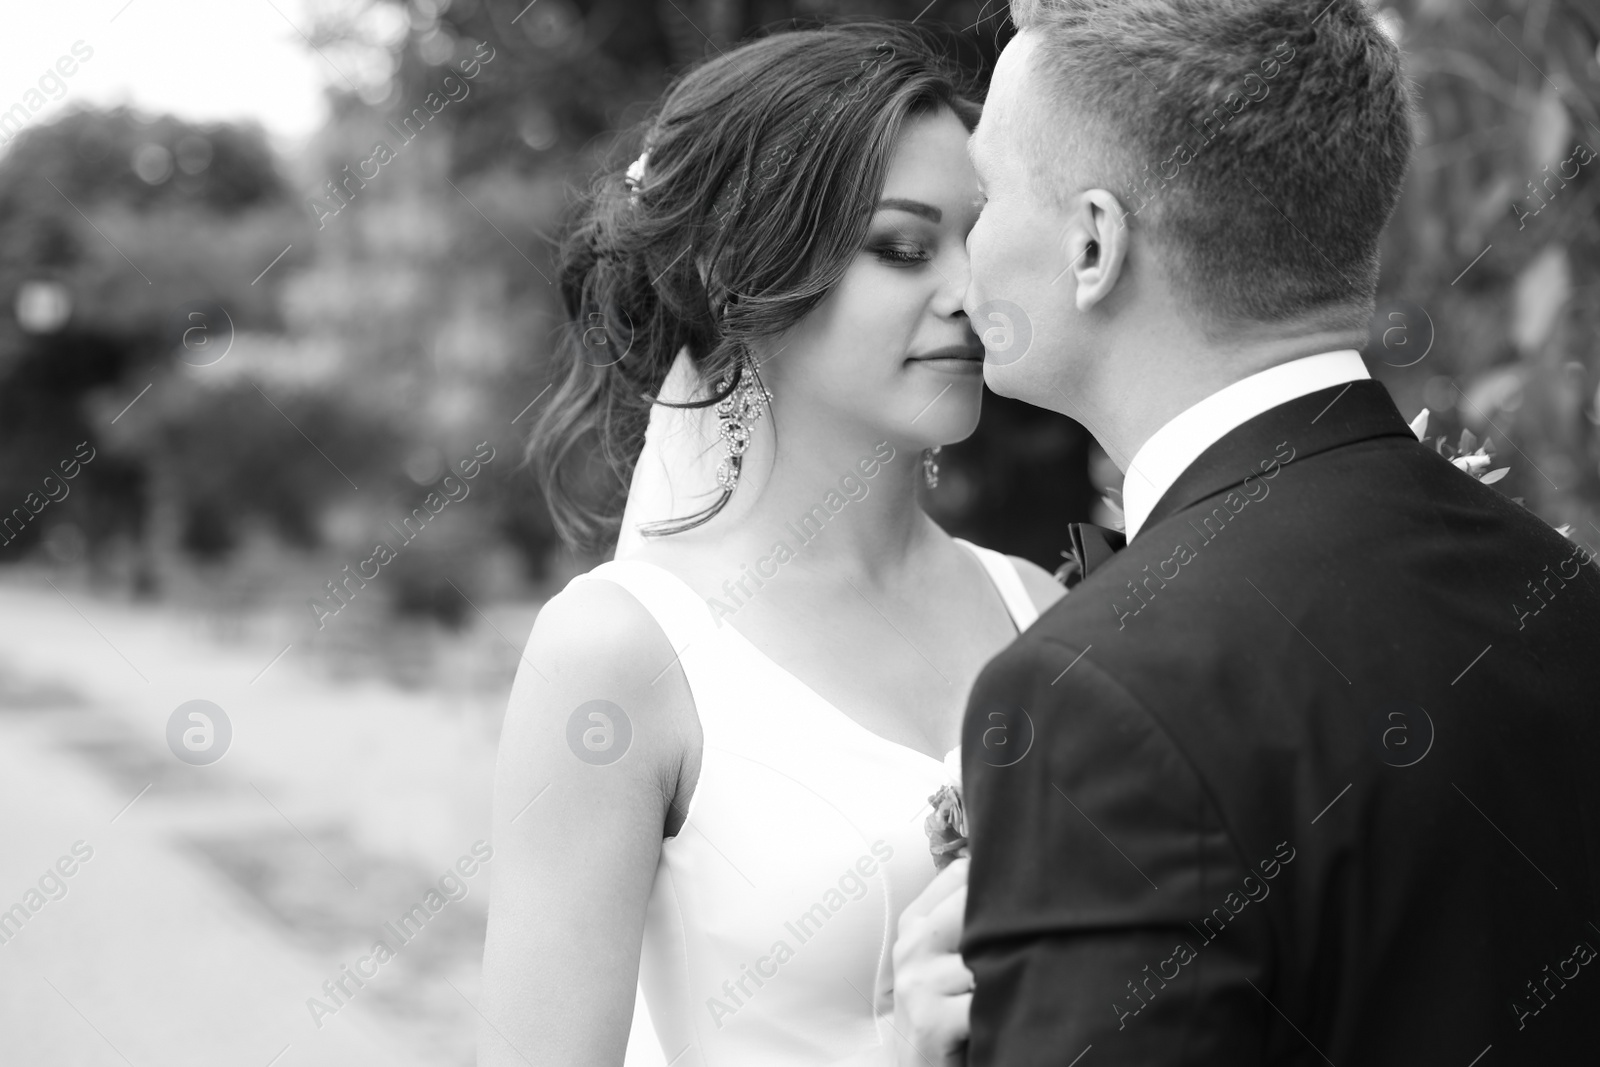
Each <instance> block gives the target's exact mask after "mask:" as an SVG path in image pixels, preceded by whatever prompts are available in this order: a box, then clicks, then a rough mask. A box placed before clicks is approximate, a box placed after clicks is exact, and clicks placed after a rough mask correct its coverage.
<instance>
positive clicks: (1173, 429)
mask: <svg viewBox="0 0 1600 1067" xmlns="http://www.w3.org/2000/svg"><path fill="white" fill-rule="evenodd" d="M1370 377H1372V375H1370V374H1368V373H1367V365H1366V364H1365V363H1363V362H1362V361H1361V353H1359V352H1357V351H1356V350H1355V349H1353V348H1346V349H1341V350H1339V351H1337V352H1323V353H1321V354H1319V355H1315V356H1303V357H1301V358H1300V359H1292V360H1290V361H1289V362H1287V363H1280V364H1278V365H1277V366H1275V367H1268V368H1267V369H1266V370H1263V371H1257V372H1256V373H1255V374H1252V375H1250V376H1249V377H1248V378H1241V379H1239V380H1238V381H1236V382H1234V383H1233V384H1232V385H1229V386H1226V387H1224V388H1222V389H1219V390H1217V391H1216V392H1215V393H1212V394H1211V395H1210V396H1208V397H1206V398H1205V399H1204V400H1202V401H1200V402H1199V403H1198V404H1195V405H1193V406H1191V407H1188V408H1186V409H1184V410H1183V411H1180V412H1179V413H1178V414H1177V415H1176V416H1174V417H1173V418H1172V420H1171V421H1169V422H1168V423H1167V424H1166V425H1164V426H1162V427H1161V429H1159V430H1157V431H1156V432H1155V433H1153V434H1151V435H1150V439H1149V440H1148V441H1146V442H1145V443H1144V444H1143V445H1142V446H1140V448H1139V451H1137V452H1135V453H1134V454H1133V459H1132V460H1130V461H1129V463H1128V470H1127V473H1126V474H1125V475H1124V477H1123V482H1122V513H1123V520H1124V532H1125V533H1126V534H1127V537H1128V540H1130V541H1131V540H1133V538H1134V535H1136V534H1137V533H1138V532H1139V529H1140V527H1142V526H1143V525H1144V524H1145V520H1146V519H1148V518H1149V517H1150V512H1151V510H1152V509H1153V508H1155V506H1156V503H1157V502H1158V501H1159V500H1160V499H1161V497H1162V495H1163V494H1164V493H1166V491H1167V490H1168V489H1170V488H1172V483H1174V482H1176V481H1177V480H1178V476H1179V475H1180V474H1182V473H1183V472H1184V471H1185V470H1187V469H1188V467H1189V465H1190V464H1191V463H1193V462H1194V461H1195V460H1196V459H1198V458H1199V457H1200V453H1202V452H1204V451H1205V450H1206V449H1208V448H1210V447H1211V446H1212V445H1214V444H1216V443H1217V441H1219V440H1221V439H1222V437H1224V436H1225V435H1226V434H1228V433H1229V432H1231V431H1233V430H1235V429H1237V428H1238V427H1240V426H1242V425H1244V424H1245V423H1246V422H1249V421H1250V420H1251V419H1253V418H1255V417H1256V416H1257V415H1260V414H1261V413H1262V412H1264V411H1270V410H1271V409H1272V408H1275V407H1277V406H1278V405H1280V404H1286V403H1288V402H1289V401H1291V400H1293V399H1295V398H1296V397H1301V396H1305V395H1306V394H1307V393H1314V392H1316V391H1317V390H1319V389H1326V388H1328V387H1329V386H1332V385H1343V384H1344V383H1346V382H1353V381H1359V380H1361V379H1363V378H1370Z"/></svg>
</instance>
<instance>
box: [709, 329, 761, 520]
mask: <svg viewBox="0 0 1600 1067" xmlns="http://www.w3.org/2000/svg"><path fill="white" fill-rule="evenodd" d="M741 367H742V368H743V371H742V373H740V375H739V385H738V387H737V388H735V389H733V391H732V392H731V393H728V395H727V396H725V397H724V398H723V399H722V400H720V401H718V402H717V415H718V417H719V418H720V419H721V420H722V427H721V429H720V431H719V432H720V434H721V435H722V439H723V440H724V441H726V442H727V443H728V454H727V455H726V456H725V457H723V459H722V460H721V462H719V463H718V464H717V484H718V485H720V486H722V488H724V489H726V490H727V491H728V492H730V493H731V492H733V490H734V488H735V487H737V486H738V484H739V470H740V468H741V467H742V466H743V463H744V453H745V450H746V449H747V448H749V447H750V424H751V423H753V422H755V421H756V420H757V419H759V418H760V417H761V410H762V408H764V407H766V406H767V405H768V404H771V403H772V394H771V393H770V392H768V391H767V390H766V389H765V388H763V387H762V385H761V383H760V382H758V381H757V380H756V365H755V361H754V360H753V359H751V358H750V357H749V355H748V354H746V355H745V357H744V359H743V361H742V363H741ZM735 373H736V371H735V370H730V371H728V373H727V374H725V375H723V376H722V382H721V384H720V385H719V386H718V388H717V392H719V393H721V392H724V391H726V390H728V389H729V388H730V387H732V386H733V381H734V375H735Z"/></svg>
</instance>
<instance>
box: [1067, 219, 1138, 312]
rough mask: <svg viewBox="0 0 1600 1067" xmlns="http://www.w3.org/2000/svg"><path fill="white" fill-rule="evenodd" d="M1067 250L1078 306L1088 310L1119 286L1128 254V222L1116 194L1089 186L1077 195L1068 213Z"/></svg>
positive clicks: (1079, 308) (1069, 269)
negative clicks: (1075, 284) (1119, 279)
mask: <svg viewBox="0 0 1600 1067" xmlns="http://www.w3.org/2000/svg"><path fill="white" fill-rule="evenodd" d="M1066 252H1067V258H1068V265H1067V270H1068V271H1070V272H1071V273H1072V276H1073V280H1074V281H1076V282H1077V286H1076V292H1077V303H1078V310H1079V311H1088V310H1089V309H1090V308H1091V307H1094V306H1095V305H1096V304H1098V303H1099V302H1100V301H1102V300H1104V299H1105V298H1106V297H1107V296H1108V295H1109V294H1110V292H1111V290H1112V289H1113V288H1115V287H1116V284H1117V279H1118V277H1120V276H1121V273H1122V264H1123V263H1124V261H1126V259H1127V257H1128V223H1127V219H1126V218H1125V213H1124V212H1123V210H1122V203H1121V202H1120V201H1119V200H1118V199H1117V198H1116V196H1115V195H1114V194H1112V193H1109V192H1107V191H1106V190H1104V189H1089V190H1086V191H1085V192H1083V193H1080V194H1079V195H1078V197H1077V199H1076V200H1075V202H1074V204H1073V207H1072V210H1071V211H1070V213H1069V214H1068V220H1067V248H1066Z"/></svg>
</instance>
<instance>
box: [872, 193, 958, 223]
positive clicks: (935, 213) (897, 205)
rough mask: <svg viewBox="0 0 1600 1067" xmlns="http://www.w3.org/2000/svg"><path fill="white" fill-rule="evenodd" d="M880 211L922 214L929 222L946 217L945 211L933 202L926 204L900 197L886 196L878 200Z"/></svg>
mask: <svg viewBox="0 0 1600 1067" xmlns="http://www.w3.org/2000/svg"><path fill="white" fill-rule="evenodd" d="M878 210H879V211H904V212H907V213H908V214H912V215H921V216H922V217H923V218H925V219H927V220H928V221H929V222H938V221H939V220H940V219H942V218H944V212H942V211H940V210H939V209H938V208H936V207H934V206H933V205H932V204H924V203H923V202H922V201H920V200H903V199H901V198H899V197H892V196H891V197H885V198H884V199H882V200H879V201H878Z"/></svg>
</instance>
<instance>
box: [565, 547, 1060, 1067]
mask: <svg viewBox="0 0 1600 1067" xmlns="http://www.w3.org/2000/svg"><path fill="white" fill-rule="evenodd" d="M959 543H960V544H962V545H965V546H966V547H967V548H969V549H970V550H971V551H972V552H973V553H974V554H975V555H976V556H977V558H978V560H979V561H980V562H981V563H982V564H983V566H984V568H985V570H986V571H987V572H988V574H989V576H990V579H991V580H992V581H993V583H994V585H995V588H996V589H998V590H999V593H1000V596H1001V598H1002V599H1003V601H1004V602H1005V606H1006V609H1007V611H1008V612H1009V613H1010V615H1011V618H1012V621H1013V623H1015V625H1016V626H1017V628H1018V630H1019V631H1020V630H1022V629H1024V628H1026V627H1027V626H1029V625H1030V624H1031V623H1032V622H1033V620H1034V619H1035V618H1036V617H1037V612H1036V610H1035V609H1034V607H1033V603H1032V601H1031V600H1030V599H1029V597H1028V594H1027V592H1026V590H1025V589H1024V588H1023V585H1022V580H1021V578H1020V577H1019V576H1018V574H1017V572H1016V569H1015V567H1014V566H1013V565H1012V563H1011V561H1010V560H1009V559H1007V558H1006V557H1005V556H1004V555H1002V554H1001V553H998V552H995V551H992V550H989V549H985V548H980V547H978V546H976V545H971V544H969V543H968V542H965V541H960V542H959ZM596 579H603V580H606V581H611V582H615V583H616V584H617V585H620V586H622V587H623V588H624V589H626V590H628V592H630V593H631V594H632V595H633V596H634V597H635V598H636V599H637V600H638V601H639V602H640V603H641V604H642V605H643V606H644V607H645V608H646V609H648V610H649V612H650V614H651V615H652V616H654V617H655V620H656V622H657V623H658V624H659V625H660V627H661V629H662V631H663V632H664V633H665V634H666V636H667V638H668V640H670V641H671V643H672V647H673V648H674V649H676V650H677V651H678V653H679V660H678V662H679V664H680V665H681V666H682V668H683V671H684V674H685V675H686V677H687V678H688V682H689V687H690V690H691V691H692V693H693V696H694V704H695V710H696V712H697V714H698V715H699V719H700V728H701V731H702V733H703V736H704V750H703V757H702V760H701V766H700V776H699V780H698V782H697V784H696V786H695V789H694V794H693V798H692V800H691V802H690V804H689V808H688V813H687V821H686V822H685V823H684V826H683V828H682V829H681V831H680V832H679V833H678V834H677V835H676V836H674V837H670V838H667V839H666V840H664V841H663V843H662V850H661V859H660V863H659V866H658V867H657V869H656V876H655V883H654V886H653V887H652V889H651V893H650V899H649V905H648V912H647V917H646V923H645V932H644V945H643V952H642V957H641V962H640V977H639V988H640V1001H641V1006H643V1005H645V1004H647V1005H648V1018H649V1022H650V1023H653V1027H654V1039H652V1038H651V1035H650V1028H649V1026H647V1025H646V1024H645V1020H644V1019H643V1018H642V1014H643V1013H642V1012H639V1011H636V1018H635V1024H634V1029H633V1038H632V1040H630V1044H629V1048H628V1057H627V1060H626V1063H627V1067H648V1065H661V1064H671V1067H822V1065H825V1064H826V1065H846V1064H848V1065H851V1067H891V1065H892V1064H893V1063H894V1061H895V1041H896V1038H895V1035H894V1033H893V1030H892V1028H891V1026H890V1023H891V1022H892V1020H893V1012H894V1006H893V998H892V995H891V994H890V989H891V982H892V973H891V971H892V955H891V950H892V948H893V945H894V936H895V930H896V923H897V920H898V918H899V915H900V912H901V911H902V910H903V909H904V908H905V907H906V905H907V904H908V903H910V902H911V901H912V900H913V899H915V898H916V896H917V895H918V894H919V893H921V892H922V890H923V889H924V888H925V887H926V886H927V885H928V883H929V882H930V881H932V879H933V877H934V874H935V870H934V866H933V859H932V857H931V855H930V854H929V851H928V839H927V835H926V833H925V832H924V830H923V820H924V819H925V818H926V816H927V814H928V812H929V806H928V797H929V796H930V795H931V794H933V793H934V792H935V791H936V790H937V789H938V788H939V786H940V785H942V784H944V783H946V782H949V781H954V780H956V778H957V777H958V776H959V773H960V758H959V749H958V750H956V751H955V752H952V753H951V754H950V755H949V756H947V757H946V758H945V760H944V761H943V762H941V761H939V760H936V759H934V758H932V757H931V756H928V755H925V754H923V753H921V752H918V751H917V750H915V749H912V748H907V747H906V746H904V745H900V744H897V743H895V742H892V741H888V740H885V739H884V738H882V737H879V736H878V735H877V734H874V733H872V732H871V731H869V730H867V729H866V728H865V727H863V726H860V725H859V724H857V723H856V722H855V721H854V720H853V719H851V718H849V717H848V716H846V715H845V714H844V713H843V712H842V711H840V710H839V709H838V708H836V707H834V706H833V705H832V704H830V703H828V702H827V701H826V700H824V699H822V697H820V696H819V695H818V694H817V693H816V692H815V691H814V690H812V689H811V688H810V687H809V686H807V685H805V684H804V683H803V682H801V681H800V680H799V679H798V678H796V677H795V676H794V675H792V674H790V673H789V672H788V671H786V670H784V669H783V668H781V667H779V666H778V665H777V664H776V663H775V662H773V661H772V660H771V659H769V658H767V656H765V655H764V654H762V652H761V651H760V650H759V649H757V648H756V647H755V646H754V645H753V644H751V643H750V642H749V641H748V640H747V639H746V638H745V637H744V636H743V635H741V634H740V633H739V632H738V631H737V630H735V629H734V628H733V626H732V625H727V624H724V625H720V626H719V625H718V623H717V621H716V620H715V619H714V618H713V617H712V615H711V612H710V611H709V609H708V608H707V606H706V603H705V602H704V601H703V600H702V599H701V598H700V597H699V596H697V595H696V594H695V592H694V591H693V590H692V589H691V588H690V587H689V586H688V585H687V584H685V583H684V582H683V581H681V580H680V579H678V578H677V577H676V576H674V575H673V574H671V573H670V572H668V571H666V570H664V569H662V568H661V567H658V566H655V565H653V564H649V563H645V562H642V561H638V560H631V559H621V560H616V561H613V562H610V563H604V564H601V565H600V566H599V567H596V568H595V569H594V570H592V571H590V572H589V573H587V574H585V575H581V576H580V577H578V578H575V579H574V581H585V580H596Z"/></svg>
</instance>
